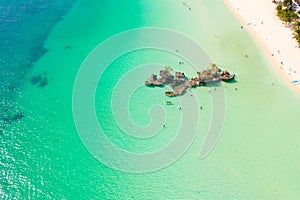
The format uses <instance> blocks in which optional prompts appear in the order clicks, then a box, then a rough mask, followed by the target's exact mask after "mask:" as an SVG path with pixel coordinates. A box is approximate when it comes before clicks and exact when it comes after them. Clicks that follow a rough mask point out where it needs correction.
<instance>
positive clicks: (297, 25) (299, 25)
mask: <svg viewBox="0 0 300 200" xmlns="http://www.w3.org/2000/svg"><path fill="white" fill-rule="evenodd" d="M299 29H300V21H299V20H297V21H296V22H295V23H294V27H293V30H294V31H297V30H299Z"/></svg>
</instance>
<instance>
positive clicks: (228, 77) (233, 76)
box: [221, 74, 235, 82]
mask: <svg viewBox="0 0 300 200" xmlns="http://www.w3.org/2000/svg"><path fill="white" fill-rule="evenodd" d="M234 78H235V74H233V75H225V76H221V79H222V81H225V82H226V81H231V80H233V79H234Z"/></svg>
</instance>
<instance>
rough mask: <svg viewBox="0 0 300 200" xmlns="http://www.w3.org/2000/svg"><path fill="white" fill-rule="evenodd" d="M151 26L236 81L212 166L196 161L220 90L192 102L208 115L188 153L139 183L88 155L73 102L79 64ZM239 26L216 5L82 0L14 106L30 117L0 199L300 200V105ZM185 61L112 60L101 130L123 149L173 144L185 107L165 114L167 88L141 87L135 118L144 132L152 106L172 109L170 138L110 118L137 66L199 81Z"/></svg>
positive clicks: (7, 131)
mask: <svg viewBox="0 0 300 200" xmlns="http://www.w3.org/2000/svg"><path fill="white" fill-rule="evenodd" d="M64 3H66V5H69V3H67V2H66V1H65V2H64ZM58 7H61V6H58ZM189 8H191V10H189ZM49 10H50V9H49ZM52 10H56V9H55V8H54V9H52ZM49 16H51V14H49ZM58 16H59V14H58ZM29 21H32V20H29ZM37 23H38V22H37ZM39 23H40V22H39ZM41 24H42V23H41ZM145 26H146V27H161V28H169V29H174V30H176V31H179V32H181V33H184V34H186V35H187V36H189V37H191V38H193V39H194V40H195V41H197V42H198V43H199V44H200V45H201V46H202V47H203V48H204V49H205V50H206V52H207V54H208V55H209V57H210V58H211V59H212V60H213V61H214V62H216V63H218V64H220V65H221V66H224V68H227V69H228V70H230V71H232V72H234V73H235V74H236V75H237V83H233V84H224V88H225V93H226V118H225V123H224V126H223V129H222V135H221V137H220V139H219V141H218V143H217V145H216V146H215V148H214V149H213V151H212V152H211V153H210V154H209V156H208V157H206V158H205V159H199V158H198V157H199V150H200V147H201V145H202V142H203V140H204V137H205V133H206V131H207V129H208V127H209V123H210V120H211V113H212V109H213V107H212V102H211V94H210V93H209V91H211V92H212V93H213V92H215V91H214V90H213V88H198V89H196V90H194V92H195V93H196V95H195V96H194V97H193V98H197V100H198V102H199V104H201V105H203V107H204V110H200V109H199V110H195V112H199V113H200V114H199V115H200V125H199V130H198V134H197V136H196V138H195V140H194V142H193V144H192V145H191V148H190V149H189V150H188V151H187V152H186V153H185V154H184V155H183V156H182V157H181V158H180V159H178V160H177V161H176V162H175V163H174V164H172V165H171V166H169V167H167V168H164V169H161V170H159V171H155V172H151V173H142V174H131V173H124V172H121V171H116V170H114V169H111V168H108V167H106V166H105V165H104V164H102V163H100V162H99V161H97V160H96V159H94V158H93V156H92V155H90V154H89V152H88V151H87V150H86V149H85V147H84V146H83V144H82V142H81V141H80V138H79V136H78V134H77V131H76V128H75V125H74V120H73V114H72V92H73V85H74V81H75V77H76V74H77V71H78V70H79V68H80V66H81V63H82V62H83V60H84V59H85V57H86V56H87V55H88V54H89V53H90V52H91V51H92V50H93V49H94V48H95V47H96V46H97V45H98V44H99V43H101V42H102V41H103V40H105V39H107V38H108V37H110V36H112V35H114V34H117V33H119V32H121V31H125V30H129V29H133V28H141V27H145ZM49 27H51V26H48V29H47V30H49V29H50V28H49ZM239 27H240V22H239V21H237V20H236V19H235V18H234V17H233V15H232V14H231V13H230V12H229V11H228V9H227V8H226V7H225V5H224V3H223V2H220V1H216V0H212V1H206V0H201V1H196V0H190V1H186V2H185V4H183V2H181V1H173V0H172V1H171V0H166V1H164V2H160V1H148V0H142V1H137V2H132V1H129V0H125V1H113V2H109V1H97V2H96V1H91V0H81V1H76V2H75V3H74V4H73V7H72V9H71V10H70V11H69V12H68V13H67V14H66V15H64V17H63V19H62V20H61V21H59V22H58V23H57V24H56V25H55V26H54V27H52V29H51V31H50V33H49V34H47V36H45V37H44V38H46V40H45V41H44V40H42V41H43V48H44V49H46V50H47V52H45V53H44V54H43V55H42V57H40V58H39V59H38V60H37V61H36V62H34V63H33V65H32V68H30V69H26V72H27V73H23V74H25V75H23V76H22V77H23V78H22V79H21V82H22V84H21V85H20V87H18V89H17V91H18V92H17V94H16V95H14V101H13V102H14V103H13V104H14V105H17V107H18V109H20V110H21V111H22V112H24V114H25V115H24V118H22V120H20V121H19V122H18V121H16V122H11V123H10V124H5V126H4V128H3V130H2V134H1V163H0V164H1V168H2V169H1V177H0V182H1V184H0V185H1V187H0V195H1V198H3V199H12V198H16V199H28V198H32V199H297V197H298V196H299V188H298V186H299V184H300V176H299V175H298V173H297V172H298V168H299V166H300V163H299V161H298V158H299V155H300V151H299V144H300V136H299V135H298V132H299V128H300V127H299V123H297V117H298V116H300V104H299V100H300V96H299V94H296V93H295V91H293V89H291V88H290V87H289V86H288V85H287V84H286V83H285V82H284V81H282V79H281V77H279V75H278V74H276V73H275V72H273V69H272V66H271V64H270V62H269V61H268V60H267V59H266V57H265V55H264V53H263V51H262V50H261V49H260V48H259V46H258V44H257V43H256V42H255V41H254V40H253V38H252V37H251V36H250V35H249V34H248V33H247V32H246V31H245V30H241V29H240V28H239ZM44 29H46V28H44ZM31 32H32V33H34V32H35V31H31ZM31 32H30V33H31ZM47 32H48V31H45V32H43V33H44V34H46V33H47ZM2 34H3V33H2ZM6 35H7V34H3V36H6ZM29 35H31V36H32V35H33V34H29ZM12 37H13V36H12ZM29 41H37V39H36V38H33V39H29ZM20 43H21V42H18V41H16V44H20ZM39 43H40V42H39ZM22 44H23V43H22ZM14 49H15V48H14ZM20 49H21V48H20ZM108 51H109V49H108ZM22 52H25V50H24V51H22ZM28 52H29V51H28ZM39 52H43V51H42V50H41V49H40V48H39V50H37V55H40V54H39ZM13 53H14V54H16V53H15V52H12V53H11V54H13ZM245 54H247V55H248V56H249V58H248V59H246V58H245V57H244V55H245ZM21 55H22V54H21ZM6 57H8V58H9V57H10V56H6ZM99 59H101V57H99ZM179 61H181V58H179V57H178V56H176V55H174V54H170V53H167V52H163V51H157V50H149V49H146V50H140V51H134V52H130V53H128V54H126V55H124V56H122V57H120V58H118V59H117V60H115V62H113V63H112V64H111V65H110V66H109V68H108V69H107V70H106V71H105V73H104V74H103V76H102V78H101V80H100V82H99V83H98V84H97V83H94V82H91V83H90V84H94V85H97V86H98V87H97V93H96V96H95V109H96V114H97V116H98V120H99V122H100V124H101V128H102V129H103V130H104V132H105V133H106V135H107V136H108V138H109V139H110V140H111V141H112V142H114V143H115V144H116V145H117V146H118V147H120V148H123V149H126V150H128V151H133V152H148V151H155V150H156V149H159V148H161V147H163V146H164V145H165V144H166V143H167V142H168V141H169V140H170V139H171V138H172V137H174V134H175V132H176V130H177V129H178V126H179V125H178V121H180V111H179V110H178V106H179V105H178V102H177V100H174V102H175V105H174V106H169V107H167V106H165V105H164V103H163V102H164V101H165V100H166V97H165V96H164V95H163V92H164V89H162V88H160V89H159V88H158V89H149V88H146V87H141V88H139V89H138V90H136V91H135V92H134V93H133V95H132V98H131V99H130V102H129V108H128V109H129V113H130V115H131V117H132V120H133V121H134V122H135V123H136V124H137V125H139V126H145V125H146V124H148V123H149V121H150V118H149V117H148V110H149V108H150V107H151V106H152V105H153V104H160V105H161V106H163V107H164V108H165V109H166V113H167V119H166V125H167V128H166V129H163V130H162V131H161V132H160V134H158V135H157V136H155V137H153V138H151V139H149V140H134V139H133V138H131V137H127V136H125V135H124V134H122V133H123V132H122V130H121V129H120V128H119V127H118V126H117V125H116V123H115V121H114V116H113V115H112V110H111V98H110V97H111V95H112V93H113V89H114V87H115V85H116V84H117V83H118V80H119V79H120V78H121V77H122V75H123V74H126V73H127V72H129V71H130V70H132V69H134V67H135V66H138V65H142V64H147V63H160V64H166V65H171V66H172V67H173V68H174V69H176V70H184V71H185V72H186V73H187V74H188V75H192V74H193V72H194V70H193V68H192V67H191V66H190V65H189V64H188V63H185V64H184V66H180V65H179V64H178V62H179ZM11 62H12V63H14V62H13V59H12V61H11ZM28 62H29V63H31V64H32V62H33V61H31V60H29V61H28ZM20 63H24V62H23V61H22V62H20ZM15 71H17V72H19V71H20V70H19V69H17V70H15ZM45 72H46V73H47V80H48V84H47V85H46V86H45V87H42V88H41V87H38V86H37V85H33V84H32V83H31V77H32V76H35V75H38V74H43V73H45ZM153 73H157V71H153ZM4 75H5V74H4ZM146 75H148V74H146ZM146 75H145V74H143V75H142V76H146ZM11 77H14V78H15V75H14V76H11ZM3 79H4V80H6V79H5V78H3ZM16 79H20V78H16ZM1 83H2V82H1ZM272 83H274V86H273V85H272ZM235 88H238V90H236V89H235ZM125 92H126V91H125ZM128 92H130V91H128ZM189 94H190V93H188V95H189ZM84 98H92V97H84ZM191 98H192V97H191ZM118 101H120V103H121V102H122V97H120V99H118ZM183 109H184V107H183ZM192 114H193V113H191V115H192ZM87 120H88V118H87ZM124 165H126V163H124Z"/></svg>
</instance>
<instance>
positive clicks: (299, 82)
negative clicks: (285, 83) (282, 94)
mask: <svg viewBox="0 0 300 200" xmlns="http://www.w3.org/2000/svg"><path fill="white" fill-rule="evenodd" d="M292 83H293V84H294V85H298V84H300V80H293V81H292Z"/></svg>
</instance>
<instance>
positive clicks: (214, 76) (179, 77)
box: [145, 64, 235, 97]
mask: <svg viewBox="0 0 300 200" xmlns="http://www.w3.org/2000/svg"><path fill="white" fill-rule="evenodd" d="M171 71H172V68H171V67H166V69H165V70H160V76H161V78H157V75H154V74H152V75H151V76H150V79H149V80H148V81H145V85H146V86H161V87H163V86H165V85H168V84H169V85H170V86H171V88H172V89H173V91H167V92H165V94H166V95H167V96H170V97H174V96H179V95H182V94H184V93H185V91H186V90H187V89H188V88H190V87H198V86H203V85H206V84H209V83H215V82H220V81H230V80H233V79H234V78H235V75H231V74H230V73H229V72H228V71H226V70H225V71H222V70H221V69H220V68H218V67H217V66H216V65H215V64H211V66H210V68H208V69H206V70H202V71H200V72H197V74H198V77H194V78H190V79H188V78H187V77H186V76H185V74H184V73H183V72H175V76H173V75H172V74H171Z"/></svg>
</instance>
